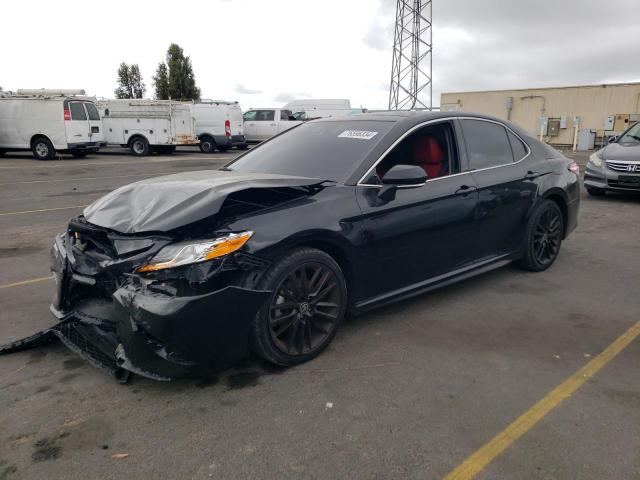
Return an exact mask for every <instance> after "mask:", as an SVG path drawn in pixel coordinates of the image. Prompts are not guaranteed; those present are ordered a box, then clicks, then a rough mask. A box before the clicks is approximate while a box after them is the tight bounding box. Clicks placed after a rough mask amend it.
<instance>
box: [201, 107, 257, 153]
mask: <svg viewBox="0 0 640 480" xmlns="http://www.w3.org/2000/svg"><path fill="white" fill-rule="evenodd" d="M190 105H191V115H192V116H193V118H194V119H195V122H196V135H197V136H198V140H200V151H201V152H203V153H210V152H213V151H214V150H216V149H218V150H219V151H221V152H226V151H227V150H229V149H230V148H231V147H237V148H239V149H245V148H247V141H246V140H245V137H244V127H243V121H242V110H241V108H240V104H238V102H225V101H219V100H201V101H199V102H193V103H191V104H190Z"/></svg>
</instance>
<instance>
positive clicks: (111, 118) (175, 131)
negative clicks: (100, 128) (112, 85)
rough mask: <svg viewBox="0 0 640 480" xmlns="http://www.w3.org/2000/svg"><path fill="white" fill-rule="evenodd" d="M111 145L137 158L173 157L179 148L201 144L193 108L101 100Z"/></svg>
mask: <svg viewBox="0 0 640 480" xmlns="http://www.w3.org/2000/svg"><path fill="white" fill-rule="evenodd" d="M96 106H97V107H98V110H99V111H100V114H101V115H102V123H103V124H104V137H105V140H106V142H107V144H109V145H120V146H122V147H128V148H129V150H130V151H131V153H132V154H133V155H136V156H145V155H149V153H151V152H156V153H162V154H171V153H173V152H175V150H176V146H178V145H197V144H198V138H197V137H196V133H195V122H194V120H193V117H192V116H191V109H190V107H189V105H186V104H183V103H176V102H172V101H170V100H144V99H139V100H138V99H135V100H134V99H131V100H98V101H96Z"/></svg>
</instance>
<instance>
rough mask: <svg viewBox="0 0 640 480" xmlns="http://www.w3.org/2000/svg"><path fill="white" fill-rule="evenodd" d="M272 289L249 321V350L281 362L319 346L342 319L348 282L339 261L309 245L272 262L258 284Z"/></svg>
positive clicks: (298, 359) (307, 355) (297, 359)
mask: <svg viewBox="0 0 640 480" xmlns="http://www.w3.org/2000/svg"><path fill="white" fill-rule="evenodd" d="M259 288H260V289H261V290H271V291H272V292H273V293H272V294H271V297H270V298H269V300H268V301H267V302H266V303H265V305H264V306H263V308H262V309H261V310H260V312H259V313H258V315H256V318H255V320H254V326H253V329H252V334H251V345H252V348H253V350H254V351H255V352H256V353H257V354H258V355H260V356H261V357H263V358H264V359H266V360H268V361H270V362H272V363H275V364H278V365H284V366H291V365H297V364H299V363H302V362H306V361H308V360H311V359H312V358H314V357H316V356H317V355H318V354H320V352H322V350H324V349H325V348H326V347H327V345H329V343H331V340H333V337H334V336H335V334H336V332H337V331H338V327H339V325H340V322H341V321H342V319H343V318H344V315H345V312H346V306H347V287H346V284H345V280H344V277H343V275H342V271H341V270H340V267H339V266H338V264H337V263H336V262H335V260H333V258H331V257H330V256H329V255H327V254H326V253H324V252H322V251H320V250H316V249H313V248H301V249H298V250H294V251H292V252H290V253H289V254H287V255H285V256H284V257H282V258H281V259H280V260H279V261H277V262H276V263H275V264H274V265H273V266H272V267H271V269H270V270H269V271H268V272H267V273H266V274H265V275H264V278H263V279H262V281H261V285H260V287H259Z"/></svg>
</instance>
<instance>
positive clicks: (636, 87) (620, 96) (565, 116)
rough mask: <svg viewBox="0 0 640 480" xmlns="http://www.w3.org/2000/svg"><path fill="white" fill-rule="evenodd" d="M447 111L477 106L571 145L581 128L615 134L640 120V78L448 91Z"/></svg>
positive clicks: (444, 103) (444, 100)
mask: <svg viewBox="0 0 640 480" xmlns="http://www.w3.org/2000/svg"><path fill="white" fill-rule="evenodd" d="M440 108H441V110H443V111H463V112H476V113H484V114H487V115H493V116H495V117H499V118H503V119H507V120H511V121H512V122H514V123H516V124H517V125H519V126H520V127H522V128H524V129H525V130H527V131H528V132H530V133H531V134H532V135H535V136H536V137H540V134H541V132H542V134H543V137H544V140H546V141H547V142H548V143H551V144H553V145H572V144H573V141H574V133H575V132H574V130H575V129H574V125H575V123H574V122H575V117H578V121H577V124H578V129H579V130H591V131H593V132H596V135H597V137H598V138H601V137H602V136H603V135H615V134H618V133H620V132H621V131H623V130H625V129H626V128H627V127H628V126H629V125H630V123H635V122H636V121H638V120H640V82H639V83H620V84H610V85H585V86H576V87H560V88H531V89H518V90H496V91H486V92H459V93H443V94H442V95H441V97H440Z"/></svg>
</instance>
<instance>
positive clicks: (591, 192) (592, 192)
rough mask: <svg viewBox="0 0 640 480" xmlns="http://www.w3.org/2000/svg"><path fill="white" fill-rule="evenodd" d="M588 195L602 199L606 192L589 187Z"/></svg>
mask: <svg viewBox="0 0 640 480" xmlns="http://www.w3.org/2000/svg"><path fill="white" fill-rule="evenodd" d="M587 193H588V194H589V195H592V196H594V197H602V196H603V195H604V194H605V193H606V192H605V191H604V190H602V189H601V188H595V187H587Z"/></svg>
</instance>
